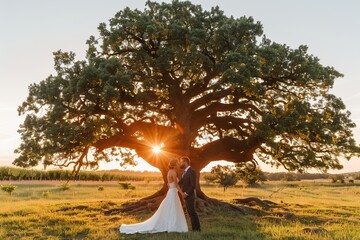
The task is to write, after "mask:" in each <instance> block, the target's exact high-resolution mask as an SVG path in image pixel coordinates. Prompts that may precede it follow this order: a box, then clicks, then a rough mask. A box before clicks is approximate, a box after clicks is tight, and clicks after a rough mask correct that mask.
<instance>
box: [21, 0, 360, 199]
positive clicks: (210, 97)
mask: <svg viewBox="0 0 360 240" xmlns="http://www.w3.org/2000/svg"><path fill="white" fill-rule="evenodd" d="M98 29H99V37H94V36H91V37H90V38H89V40H88V42H87V44H88V51H87V56H86V59H85V60H82V61H76V60H75V54H74V53H72V52H61V51H58V52H55V53H54V60H55V70H56V74H55V75H51V76H49V77H48V78H47V79H45V80H44V81H41V82H40V83H34V84H32V85H31V86H30V87H29V96H28V98H27V99H26V101H25V102H24V103H23V104H22V105H21V106H20V107H19V113H20V114H23V115H26V118H25V121H24V123H23V124H22V125H21V126H20V129H19V132H20V134H21V137H22V144H21V145H20V146H19V148H18V149H17V150H16V152H17V153H18V154H19V157H18V158H17V159H16V160H15V161H14V164H15V165H18V166H23V167H29V166H35V165H38V164H40V163H42V164H44V165H59V166H71V165H72V166H73V167H74V170H75V171H78V170H80V168H81V167H83V166H90V167H96V165H97V164H98V162H99V161H101V160H106V161H111V160H113V159H115V158H116V159H117V158H118V160H119V161H120V163H131V162H132V161H133V157H134V156H138V157H141V158H142V159H144V160H145V161H147V162H148V163H149V164H151V165H152V166H154V167H156V168H158V169H159V170H160V171H161V172H162V174H163V176H164V187H163V188H162V190H160V191H159V192H158V193H160V194H162V193H164V191H166V189H167V187H166V178H165V176H166V172H167V164H168V160H169V159H171V158H173V157H177V156H181V155H188V156H189V157H190V158H191V160H192V167H193V168H194V169H195V171H196V172H197V173H198V174H199V173H200V170H201V169H203V168H204V167H205V166H206V165H208V164H209V163H210V162H213V161H218V160H226V161H229V162H233V163H239V162H252V163H254V164H255V163H256V161H264V162H265V163H268V164H272V165H279V166H280V165H281V166H284V167H285V168H286V169H288V170H306V169H308V168H317V169H320V170H325V171H326V170H327V169H331V168H335V169H339V168H341V164H340V163H339V159H340V158H341V157H346V158H350V157H352V156H354V155H357V154H358V153H359V152H360V151H359V147H358V146H357V145H356V143H355V141H354V138H353V135H352V128H354V127H355V124H354V123H353V122H352V121H351V120H350V118H349V116H350V113H349V112H348V111H346V109H345V106H344V104H343V102H342V100H341V99H339V98H337V97H336V96H334V95H332V94H330V92H329V90H330V89H331V88H332V86H333V83H334V80H335V79H336V78H338V77H341V76H342V74H340V73H339V72H337V71H336V70H335V69H334V68H332V67H326V66H323V65H321V64H320V63H319V59H318V58H316V57H314V56H313V55H311V54H309V53H308V52H307V47H306V46H300V47H298V48H297V49H292V48H290V47H288V46H286V45H283V44H278V43H275V42H272V41H271V40H269V39H267V38H266V37H265V35H263V30H262V25H261V24H260V23H259V22H255V21H254V20H253V18H251V17H240V18H234V17H228V16H226V15H224V13H223V12H222V11H221V10H220V9H219V8H218V7H214V8H212V9H211V10H210V11H205V10H203V9H202V8H201V6H199V5H194V4H192V3H191V2H183V1H181V2H180V1H173V2H172V3H156V2H150V1H149V2H147V4H146V8H145V10H143V11H140V10H131V9H129V8H125V9H124V10H122V11H120V12H118V13H117V14H116V15H115V16H114V17H113V18H112V19H110V21H109V24H105V23H102V24H100V26H99V28H98ZM153 146H161V147H162V151H161V152H160V153H158V154H156V153H154V152H153V151H152V147H153ZM197 191H198V195H199V197H202V198H205V197H206V196H205V195H204V194H203V193H202V192H201V189H200V187H199V186H198V188H197Z"/></svg>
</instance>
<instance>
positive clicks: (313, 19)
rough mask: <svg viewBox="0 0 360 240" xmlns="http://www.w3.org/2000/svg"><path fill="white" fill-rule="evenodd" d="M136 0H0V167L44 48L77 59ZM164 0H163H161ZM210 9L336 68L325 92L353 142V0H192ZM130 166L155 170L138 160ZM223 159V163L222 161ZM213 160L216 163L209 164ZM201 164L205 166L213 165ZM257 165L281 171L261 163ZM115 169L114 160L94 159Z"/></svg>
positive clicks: (359, 120) (39, 75)
mask: <svg viewBox="0 0 360 240" xmlns="http://www.w3.org/2000/svg"><path fill="white" fill-rule="evenodd" d="M145 2H146V1H144V0H136V1H135V0H117V1H115V0H76V1H74V0H61V1H49V0H11V1H9V0H0V34H1V35H0V81H1V82H0V83H1V87H0V166H11V162H12V161H13V160H14V158H16V154H14V153H13V152H14V149H16V148H17V147H18V146H19V145H20V143H21V142H20V135H19V134H18V133H17V130H18V127H19V125H20V124H21V123H22V121H23V117H20V116H18V114H17V107H18V106H19V105H21V103H22V102H23V101H24V100H25V99H26V97H27V95H28V86H29V85H30V84H32V83H38V82H40V81H41V80H44V79H45V78H46V77H47V76H49V75H50V74H52V73H54V69H53V55H52V52H54V51H57V50H59V49H61V50H63V51H73V52H75V53H76V56H77V59H78V60H81V59H84V58H85V51H86V44H85V42H86V40H87V39H88V38H89V36H91V35H94V36H97V35H98V30H97V27H98V25H99V23H101V22H105V23H107V22H108V20H109V19H110V18H112V17H113V16H114V15H115V13H116V12H118V11H120V10H122V9H123V8H124V7H127V6H128V7H130V8H133V9H134V8H138V9H139V10H143V9H144V8H145ZM164 2H169V1H164ZM191 2H193V3H194V4H200V5H202V7H203V9H207V10H208V9H210V8H211V7H212V6H216V5H218V6H219V7H220V9H222V10H223V11H224V12H225V14H226V15H228V16H230V15H232V16H234V17H236V18H237V17H241V16H252V17H253V18H254V19H255V21H260V22H261V23H262V25H263V30H264V33H265V35H266V36H267V37H268V38H269V39H271V40H272V41H275V42H278V43H283V44H286V45H288V46H290V47H292V48H297V47H298V46H299V45H307V46H308V47H309V50H308V52H309V53H311V54H313V55H315V56H317V57H318V58H319V59H320V63H321V64H323V65H326V66H332V67H334V68H335V69H336V70H338V71H339V72H341V73H343V74H344V77H343V78H340V79H337V80H336V81H335V85H334V88H333V89H332V90H331V92H332V93H333V94H335V95H336V96H338V97H340V98H341V99H342V100H343V101H344V103H345V105H346V107H347V109H348V110H349V111H350V112H351V113H352V115H351V119H352V120H353V121H354V122H355V123H356V124H357V127H356V128H355V129H354V135H355V139H356V140H357V142H358V143H360V104H359V103H360V45H359V43H360V31H359V30H360V15H359V14H358V10H359V9H360V1H358V0H347V1H338V0H317V1H314V0H292V1H289V0H272V1H269V0H251V1H249V0H247V1H244V0H193V1H191ZM138 162H139V164H138V166H137V167H136V168H128V169H133V170H155V169H154V168H152V167H151V166H150V165H148V164H147V163H146V162H144V161H142V160H139V161H138ZM223 163H224V162H223ZM214 164H217V163H214ZM214 164H212V165H209V166H208V167H207V168H206V170H209V169H211V167H212V166H213V165H214ZM342 164H343V165H344V168H343V169H342V170H336V171H334V170H331V171H329V172H331V173H342V172H354V171H360V159H356V158H354V159H352V160H351V161H346V160H344V161H342ZM261 167H262V169H263V170H264V171H282V170H283V169H274V168H270V167H269V166H264V165H261ZM101 168H104V169H114V168H116V169H118V168H120V167H119V164H118V163H112V164H107V165H104V164H102V165H101Z"/></svg>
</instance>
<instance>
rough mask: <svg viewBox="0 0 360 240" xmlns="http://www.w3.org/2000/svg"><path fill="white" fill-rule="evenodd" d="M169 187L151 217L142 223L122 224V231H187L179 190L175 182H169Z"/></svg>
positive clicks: (126, 232)
mask: <svg viewBox="0 0 360 240" xmlns="http://www.w3.org/2000/svg"><path fill="white" fill-rule="evenodd" d="M169 187H170V188H169V190H168V192H167V194H166V197H165V199H164V200H163V201H162V202H161V204H160V206H159V208H158V210H157V211H156V212H155V213H154V215H152V217H151V218H149V219H148V220H146V221H145V222H141V223H135V224H122V225H121V226H120V232H121V233H125V234H132V233H156V232H187V231H188V226H187V223H186V219H185V214H184V211H183V208H182V206H181V202H180V198H179V195H178V190H177V189H176V186H175V183H173V182H172V183H170V184H169Z"/></svg>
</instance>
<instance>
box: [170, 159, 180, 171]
mask: <svg viewBox="0 0 360 240" xmlns="http://www.w3.org/2000/svg"><path fill="white" fill-rule="evenodd" d="M177 162H178V160H177V159H172V160H170V162H169V169H174V168H175V166H176V164H177Z"/></svg>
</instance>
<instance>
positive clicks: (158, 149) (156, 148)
mask: <svg viewBox="0 0 360 240" xmlns="http://www.w3.org/2000/svg"><path fill="white" fill-rule="evenodd" d="M152 151H153V153H155V154H158V153H160V152H161V147H159V146H155V147H153V148H152Z"/></svg>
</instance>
